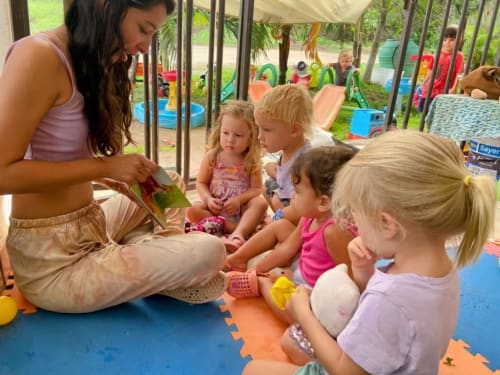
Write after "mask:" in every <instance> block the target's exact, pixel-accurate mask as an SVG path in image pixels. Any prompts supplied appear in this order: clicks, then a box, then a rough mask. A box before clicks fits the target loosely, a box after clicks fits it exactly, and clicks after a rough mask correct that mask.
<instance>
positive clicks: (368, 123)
mask: <svg viewBox="0 0 500 375" xmlns="http://www.w3.org/2000/svg"><path fill="white" fill-rule="evenodd" d="M384 117H385V114H384V112H382V111H378V110H375V109H367V108H355V109H354V112H353V115H352V120H351V128H350V130H349V135H348V136H347V137H348V138H349V139H364V138H373V137H376V136H378V135H380V134H382V129H383V126H384Z"/></svg>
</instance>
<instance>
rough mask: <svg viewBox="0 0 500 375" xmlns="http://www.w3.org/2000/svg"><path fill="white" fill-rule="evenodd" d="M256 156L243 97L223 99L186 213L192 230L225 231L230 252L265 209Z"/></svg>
mask: <svg viewBox="0 0 500 375" xmlns="http://www.w3.org/2000/svg"><path fill="white" fill-rule="evenodd" d="M260 158H261V148H260V145H259V142H258V140H257V126H256V125H255V121H254V117H253V107H252V105H251V104H248V103H247V102H245V101H243V100H236V101H233V102H230V103H228V104H226V105H225V106H224V107H223V108H222V110H221V113H220V115H219V118H218V120H217V123H216V126H215V128H214V129H213V131H212V133H211V135H210V138H209V142H208V152H207V153H206V155H205V157H204V158H203V160H202V161H201V165H200V171H199V173H198V178H197V180H196V190H197V192H198V194H199V196H200V198H201V201H198V202H194V203H193V206H192V207H189V208H187V209H186V217H187V219H188V220H189V221H190V223H191V224H189V225H190V226H191V227H193V229H195V230H203V231H208V232H211V233H212V234H215V235H223V234H224V233H230V236H229V237H227V238H225V239H224V242H225V245H226V249H227V250H229V251H234V250H236V249H237V248H238V247H239V246H241V244H243V243H244V242H245V240H246V238H247V236H249V235H250V234H251V233H252V232H253V231H255V228H256V227H257V225H258V224H259V223H260V221H261V220H262V218H263V217H264V215H265V212H266V210H267V203H266V202H265V200H264V199H263V197H262V195H261V192H262V167H261V159H260ZM188 229H190V228H188Z"/></svg>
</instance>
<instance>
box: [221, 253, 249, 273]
mask: <svg viewBox="0 0 500 375" xmlns="http://www.w3.org/2000/svg"><path fill="white" fill-rule="evenodd" d="M224 270H225V271H246V270H247V262H246V261H245V260H244V259H238V254H236V253H234V254H231V255H228V256H227V257H226V261H225V263H224Z"/></svg>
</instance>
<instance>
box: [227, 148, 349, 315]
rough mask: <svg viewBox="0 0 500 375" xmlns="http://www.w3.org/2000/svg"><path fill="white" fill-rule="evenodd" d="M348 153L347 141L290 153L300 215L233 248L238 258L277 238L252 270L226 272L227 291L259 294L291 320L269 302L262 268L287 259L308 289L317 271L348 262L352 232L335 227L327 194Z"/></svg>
mask: <svg viewBox="0 0 500 375" xmlns="http://www.w3.org/2000/svg"><path fill="white" fill-rule="evenodd" d="M353 155H354V151H353V150H352V149H350V148H347V147H342V146H324V147H318V148H314V149H311V150H308V151H306V152H304V153H303V154H301V155H300V156H299V157H298V158H297V159H296V161H295V162H294V164H293V166H292V169H291V177H292V181H293V184H294V186H295V195H294V198H293V199H292V203H291V206H292V207H293V208H294V209H295V211H296V212H297V213H298V214H299V215H300V216H301V219H300V221H299V224H298V226H294V225H293V224H291V223H289V222H288V221H287V220H279V221H278V222H284V223H287V222H288V227H286V226H282V227H281V228H280V229H281V230H276V231H275V230H268V229H267V228H271V227H270V226H268V227H264V229H262V230H261V231H260V232H258V233H257V234H255V236H253V237H252V238H251V239H250V240H249V241H248V242H247V243H246V244H245V245H243V247H241V248H240V249H239V250H238V251H237V252H236V253H235V254H234V257H233V258H232V259H235V258H236V257H240V259H242V260H243V259H245V258H249V257H250V256H253V255H257V254H258V253H260V252H263V251H265V250H268V249H270V248H272V247H273V246H274V245H276V243H277V242H279V245H278V246H277V247H276V248H275V249H274V250H272V251H270V252H269V253H268V254H267V256H265V257H264V258H263V259H262V260H260V261H259V262H258V263H257V264H256V266H255V269H254V270H251V271H249V272H236V271H233V272H228V273H227V277H228V293H229V294H230V295H232V296H234V297H237V298H238V297H252V296H258V295H260V294H262V295H263V297H264V299H265V300H266V302H267V303H268V305H269V306H270V307H271V309H272V310H273V312H275V313H276V315H277V316H278V317H279V318H281V319H282V320H284V321H286V322H288V323H291V322H292V320H291V318H290V317H289V314H287V313H286V312H284V311H282V310H280V309H278V308H277V307H276V306H275V305H274V303H273V301H272V299H271V293H270V291H271V287H272V285H273V280H272V279H273V278H274V277H273V276H271V277H269V275H267V274H265V273H267V272H269V271H271V270H272V269H273V268H275V267H280V266H288V265H290V264H292V263H293V265H292V269H291V271H292V272H293V275H292V277H291V278H292V281H293V282H294V283H295V284H296V285H300V284H303V285H305V286H306V287H307V288H309V289H311V288H312V287H313V286H314V284H315V283H316V280H317V279H318V278H319V276H320V275H321V274H322V273H323V272H325V271H327V270H329V269H331V268H333V267H335V265H337V264H340V263H346V264H348V265H349V258H348V256H347V244H348V242H349V241H350V240H351V239H352V238H353V233H352V232H353V230H352V229H351V231H349V230H346V229H344V227H339V226H338V225H337V222H336V220H334V219H333V218H332V212H331V198H330V196H331V189H332V185H333V183H334V181H335V175H336V173H337V172H338V171H339V170H340V168H341V167H342V166H343V165H344V164H345V163H346V162H347V161H348V160H349V159H351V158H352V156H353ZM297 258H298V259H297ZM296 259H297V260H296ZM259 275H261V276H259ZM257 278H258V283H257V284H256V283H255V282H256V281H257Z"/></svg>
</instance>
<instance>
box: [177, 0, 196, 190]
mask: <svg viewBox="0 0 500 375" xmlns="http://www.w3.org/2000/svg"><path fill="white" fill-rule="evenodd" d="M192 37H193V0H186V35H185V38H184V42H185V44H184V50H185V52H186V77H185V78H184V74H183V72H177V77H178V79H180V82H183V81H182V80H183V79H185V82H186V88H185V92H186V93H185V96H186V101H185V104H184V107H185V113H186V117H185V122H184V124H185V125H184V183H185V184H186V186H188V185H189V173H190V168H189V167H190V153H191V76H192V52H193V50H192ZM181 86H183V85H181Z"/></svg>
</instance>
